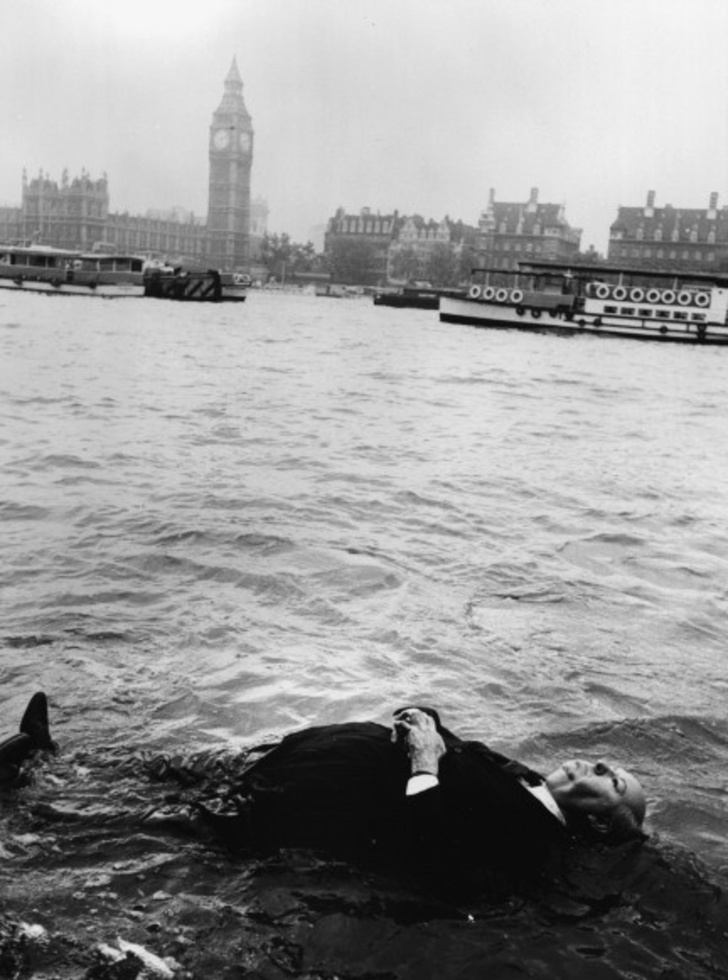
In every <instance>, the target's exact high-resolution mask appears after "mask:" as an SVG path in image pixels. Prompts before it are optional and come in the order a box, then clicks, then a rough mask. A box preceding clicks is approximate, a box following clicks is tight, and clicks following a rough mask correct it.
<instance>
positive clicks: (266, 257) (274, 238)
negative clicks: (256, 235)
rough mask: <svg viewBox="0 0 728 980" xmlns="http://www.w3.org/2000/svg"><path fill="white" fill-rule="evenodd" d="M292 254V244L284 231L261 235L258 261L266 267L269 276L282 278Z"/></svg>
mask: <svg viewBox="0 0 728 980" xmlns="http://www.w3.org/2000/svg"><path fill="white" fill-rule="evenodd" d="M292 254H293V245H292V243H291V239H290V237H289V236H288V235H287V234H286V233H285V232H284V233H283V234H282V235H269V234H268V233H267V232H266V234H265V235H264V236H263V241H262V242H261V244H260V261H261V262H262V263H263V265H264V266H265V267H266V268H267V270H268V275H269V276H275V277H277V278H278V279H284V278H285V275H286V266H287V265H288V263H290V261H291V256H292Z"/></svg>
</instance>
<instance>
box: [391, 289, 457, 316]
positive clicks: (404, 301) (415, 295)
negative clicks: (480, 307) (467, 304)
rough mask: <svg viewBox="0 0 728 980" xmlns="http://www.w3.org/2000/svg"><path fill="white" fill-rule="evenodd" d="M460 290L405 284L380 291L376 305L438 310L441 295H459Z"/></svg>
mask: <svg viewBox="0 0 728 980" xmlns="http://www.w3.org/2000/svg"><path fill="white" fill-rule="evenodd" d="M459 295H462V293H461V292H460V291H458V290H448V289H436V288H435V287H433V286H403V287H402V288H401V289H396V290H393V291H389V292H386V291H385V292H380V293H378V294H377V295H376V296H375V297H374V305H375V306H394V307H398V308H402V307H405V308H412V309H417V310H436V309H438V307H439V305H440V297H441V296H459Z"/></svg>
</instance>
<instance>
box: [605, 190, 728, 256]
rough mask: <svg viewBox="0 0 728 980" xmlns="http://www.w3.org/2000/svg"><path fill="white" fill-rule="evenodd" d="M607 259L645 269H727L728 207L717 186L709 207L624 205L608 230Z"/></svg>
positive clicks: (649, 202) (652, 196)
mask: <svg viewBox="0 0 728 980" xmlns="http://www.w3.org/2000/svg"><path fill="white" fill-rule="evenodd" d="M608 261H609V262H610V264H612V265H625V266H638V267H639V268H641V269H662V270H672V269H680V270H682V271H684V270H692V271H695V272H720V273H728V208H726V207H722V208H719V207H718V194H717V193H716V192H715V191H714V192H713V193H712V194H711V195H710V197H709V200H708V206H707V208H674V207H673V206H672V205H671V204H666V205H665V206H664V207H655V192H654V191H649V192H648V194H647V201H646V203H645V205H644V207H620V208H619V210H618V212H617V218H616V220H615V221H614V223H613V224H612V226H611V227H610V229H609V252H608Z"/></svg>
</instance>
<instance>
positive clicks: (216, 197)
mask: <svg viewBox="0 0 728 980" xmlns="http://www.w3.org/2000/svg"><path fill="white" fill-rule="evenodd" d="M252 139H253V134H252V125H251V123H250V116H249V114H248V112H247V110H246V109H245V105H244V102H243V99H242V82H241V80H240V74H239V72H238V68H237V64H236V62H235V60H233V63H232V67H231V69H230V71H229V73H228V76H227V78H226V80H225V92H224V94H223V98H222V101H221V102H220V105H219V106H218V108H217V109H216V110H215V112H214V113H213V118H212V125H211V127H210V141H209V159H210V175H209V206H208V216H207V221H205V220H204V219H202V218H200V217H196V216H195V215H194V214H193V213H192V212H190V211H187V210H185V209H183V208H173V209H170V210H168V211H147V213H146V214H145V215H133V214H129V212H127V211H124V212H112V211H110V209H109V181H108V177H107V176H106V174H104V175H103V176H102V177H101V178H98V179H93V178H92V177H91V176H90V175H89V174H88V173H86V172H85V171H82V173H81V175H80V177H74V178H73V179H71V178H69V176H68V172H67V171H64V172H63V174H62V176H61V181H60V183H58V182H57V181H54V180H51V178H50V176H49V175H48V174H46V173H43V172H42V171H41V172H39V174H38V176H37V177H33V178H32V179H28V176H27V173H26V172H25V171H24V172H23V183H22V203H21V205H20V207H2V208H0V241H3V242H8V243H10V242H39V243H42V244H45V245H54V246H57V247H59V248H72V249H82V250H88V251H91V250H92V249H93V248H94V247H108V248H113V249H115V250H116V251H118V252H134V253H137V254H142V255H146V256H149V257H154V258H165V259H170V260H173V261H189V262H193V263H199V264H204V265H206V266H215V267H219V268H227V269H241V270H244V271H248V270H249V267H250V263H251V261H253V260H254V259H255V256H256V254H257V253H258V252H259V250H260V243H261V241H262V239H263V237H264V235H265V234H266V230H267V220H268V205H267V203H266V202H265V201H264V200H262V199H261V198H257V199H255V200H253V201H251V196H250V173H251V169H252V159H253V145H252Z"/></svg>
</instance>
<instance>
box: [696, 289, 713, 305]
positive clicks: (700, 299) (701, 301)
mask: <svg viewBox="0 0 728 980" xmlns="http://www.w3.org/2000/svg"><path fill="white" fill-rule="evenodd" d="M695 305H696V306H702V307H703V308H705V307H706V306H710V293H696V294H695Z"/></svg>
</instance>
